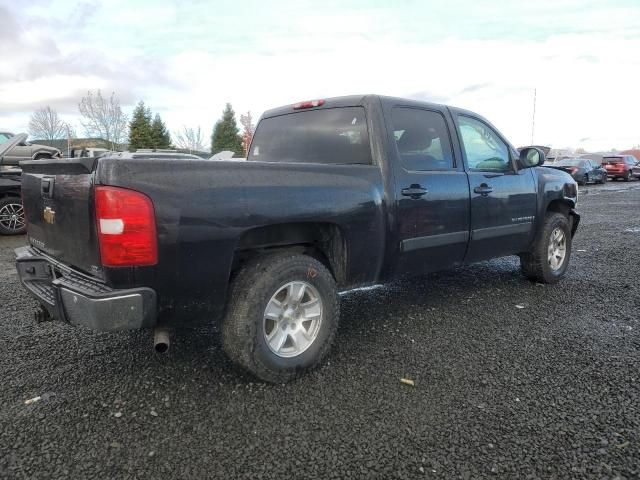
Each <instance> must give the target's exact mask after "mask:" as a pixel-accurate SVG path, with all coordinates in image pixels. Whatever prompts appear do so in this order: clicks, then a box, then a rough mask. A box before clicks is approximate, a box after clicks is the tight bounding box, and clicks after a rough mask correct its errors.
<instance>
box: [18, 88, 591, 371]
mask: <svg viewBox="0 0 640 480" xmlns="http://www.w3.org/2000/svg"><path fill="white" fill-rule="evenodd" d="M150 157H151V158H149V157H147V158H138V157H137V155H136V154H131V153H127V154H124V153H123V154H119V155H115V156H112V155H106V156H103V157H100V158H97V159H92V158H80V159H65V160H62V161H27V162H23V163H22V166H23V169H24V173H23V197H24V201H25V206H26V214H27V219H28V239H29V245H28V246H26V247H23V248H19V249H17V250H16V256H17V261H16V265H17V270H18V273H19V275H20V279H21V281H22V283H23V285H24V287H25V288H26V289H27V290H28V291H29V292H31V293H32V294H33V295H34V296H35V297H36V298H38V299H39V300H40V302H41V304H42V305H43V308H44V311H43V312H46V313H41V315H42V316H43V317H45V316H50V317H53V318H55V319H61V320H66V321H68V322H70V323H72V324H76V325H84V326H86V327H89V328H92V329H94V330H125V329H139V328H145V327H155V328H156V335H155V344H156V348H157V349H158V350H166V348H168V342H169V340H168V335H167V330H166V328H167V327H179V326H183V325H187V324H188V323H189V322H197V321H205V322H212V321H218V320H219V319H222V337H223V346H224V349H225V351H226V352H227V354H228V355H229V357H230V358H231V359H233V360H234V361H235V362H237V363H238V364H240V365H242V366H243V367H245V368H246V369H248V370H249V371H250V372H252V373H253V374H255V375H256V376H257V377H259V378H261V379H263V380H266V381H271V382H285V381H288V380H291V379H293V378H295V377H297V376H298V375H300V374H302V373H303V372H304V371H306V370H307V369H309V368H312V367H313V366H315V365H317V364H318V363H319V362H320V361H321V360H322V359H323V358H324V357H325V356H326V354H327V352H328V351H329V348H330V345H331V343H332V340H333V337H334V335H335V333H336V329H337V326H338V319H339V315H340V314H339V310H340V307H339V305H340V304H339V297H338V295H337V293H338V291H340V290H348V289H351V288H354V287H359V286H365V285H371V284H377V283H380V282H387V281H390V280H392V279H396V278H399V277H406V276H413V275H421V274H424V273H427V272H432V271H436V270H442V269H447V268H450V267H452V266H454V265H460V264H465V263H473V262H477V261H481V260H485V259H490V258H494V257H500V256H504V255H519V256H520V260H521V268H522V272H523V273H524V275H525V276H526V277H528V278H530V279H532V280H534V281H536V282H544V283H555V282H557V281H559V280H560V279H561V278H563V277H564V276H565V273H566V271H567V268H568V265H569V258H570V255H571V242H572V237H573V235H574V233H575V232H576V229H577V227H578V223H579V219H580V217H579V215H578V214H577V213H576V211H575V207H576V203H577V198H578V191H577V185H576V183H575V181H574V180H573V179H572V178H571V176H570V175H568V174H566V173H565V172H562V171H559V170H555V169H550V168H544V167H540V165H542V164H543V162H544V154H543V152H541V151H540V150H539V149H537V148H535V147H530V148H523V149H521V150H520V152H519V153H518V152H517V151H516V150H515V148H513V146H512V145H511V144H510V143H509V142H508V141H507V140H506V139H505V138H504V136H503V135H502V134H501V133H499V132H498V130H496V129H495V127H493V126H492V125H491V123H489V122H488V121H487V120H485V119H484V118H482V117H481V116H479V115H477V114H475V113H473V112H470V111H466V110H462V109H458V108H452V107H446V106H442V105H435V104H429V103H422V102H417V101H412V100H404V99H397V98H388V97H379V96H374V95H368V96H350V97H341V98H333V99H327V100H315V101H309V102H302V103H298V104H296V105H290V106H285V107H281V108H277V109H274V110H270V111H268V112H266V113H265V114H264V115H263V117H262V119H261V120H260V122H259V124H258V126H257V129H256V132H255V136H254V137H253V142H252V144H251V147H250V151H249V155H248V158H247V161H243V162H229V161H215V160H200V159H197V160H196V159H174V158H173V157H171V156H170V155H168V154H166V155H165V154H162V153H156V154H151V156H150Z"/></svg>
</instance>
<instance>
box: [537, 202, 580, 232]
mask: <svg viewBox="0 0 640 480" xmlns="http://www.w3.org/2000/svg"><path fill="white" fill-rule="evenodd" d="M574 207H575V203H574V202H572V201H570V200H568V199H564V198H560V199H555V200H552V201H550V202H549V204H548V205H547V208H546V210H545V212H556V213H561V214H562V215H564V216H565V217H567V218H568V219H569V224H570V225H569V226H570V228H571V236H572V237H573V236H574V235H575V233H576V230H577V229H578V223H579V222H580V215H579V214H578V213H577V212H576V211H575V209H574Z"/></svg>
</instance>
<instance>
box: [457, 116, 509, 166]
mask: <svg viewBox="0 0 640 480" xmlns="http://www.w3.org/2000/svg"><path fill="white" fill-rule="evenodd" d="M458 123H459V125H460V136H461V138H462V145H463V147H464V151H465V154H466V157H467V165H468V167H469V169H470V170H474V171H481V172H484V171H489V172H506V171H510V170H512V166H511V160H510V158H509V147H508V146H507V144H506V143H504V142H503V141H502V140H501V139H500V137H499V136H498V135H497V134H496V133H495V132H494V131H493V130H492V129H491V128H489V126H487V125H486V124H484V123H483V122H481V121H479V120H476V119H474V118H471V117H465V116H459V117H458Z"/></svg>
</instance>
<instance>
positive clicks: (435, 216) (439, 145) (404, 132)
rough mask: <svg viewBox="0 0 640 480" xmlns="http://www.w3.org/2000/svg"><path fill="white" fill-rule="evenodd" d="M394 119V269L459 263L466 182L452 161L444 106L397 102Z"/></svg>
mask: <svg viewBox="0 0 640 480" xmlns="http://www.w3.org/2000/svg"><path fill="white" fill-rule="evenodd" d="M388 115H390V117H391V119H392V123H393V127H392V128H391V129H390V131H391V132H392V133H393V139H390V142H391V144H395V147H396V149H395V150H396V152H395V153H396V154H397V159H396V162H394V176H395V183H396V205H397V213H398V216H397V223H398V241H399V249H400V253H399V261H398V262H397V264H396V265H397V272H398V273H402V274H421V273H426V272H431V271H436V270H441V269H445V268H448V267H450V266H452V265H455V264H458V263H462V261H463V258H464V254H465V251H466V248H467V242H468V240H469V183H468V181H467V176H466V174H465V172H464V169H463V168H462V164H461V162H458V163H457V164H456V162H455V157H454V154H453V149H452V142H451V136H450V130H449V127H448V125H447V121H446V120H445V118H446V117H445V112H443V111H441V110H437V109H433V110H426V109H422V108H414V107H407V106H396V107H393V108H392V109H391V111H390V112H388Z"/></svg>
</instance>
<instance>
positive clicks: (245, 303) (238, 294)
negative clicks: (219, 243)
mask: <svg viewBox="0 0 640 480" xmlns="http://www.w3.org/2000/svg"><path fill="white" fill-rule="evenodd" d="M338 317H339V304H338V295H337V288H336V284H335V280H334V279H333V276H332V275H331V273H330V272H329V271H328V270H327V269H326V267H325V266H324V265H322V263H320V262H319V261H317V260H316V259H314V258H311V257H309V256H306V255H299V254H277V255H270V256H265V257H260V258H258V259H257V260H255V261H254V262H253V263H251V264H249V265H247V266H245V267H244V268H243V269H242V270H241V271H240V272H239V273H238V275H237V277H236V278H235V280H234V281H233V284H232V287H231V296H230V299H229V305H228V308H227V315H226V317H225V320H224V325H223V346H224V350H225V352H226V353H227V355H228V356H229V358H231V360H233V361H234V362H235V363H237V364H239V365H240V366H242V367H244V368H245V369H247V370H248V371H249V372H251V373H252V374H254V375H255V376H256V377H258V378H260V379H262V380H265V381H267V382H273V383H284V382H288V381H290V380H293V379H294V378H296V377H298V376H300V375H301V374H303V373H304V372H305V371H307V370H309V369H311V368H313V367H314V366H316V365H318V364H319V363H320V362H321V361H322V360H323V358H324V357H325V356H326V355H327V353H328V352H329V349H330V347H331V343H332V342H333V338H334V336H335V332H336V329H337V327H338Z"/></svg>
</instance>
